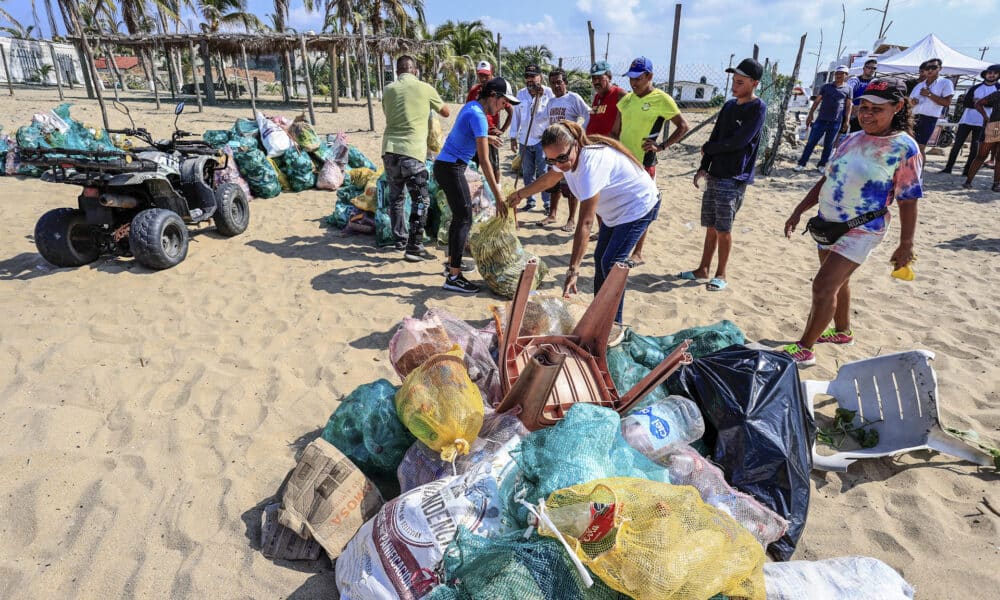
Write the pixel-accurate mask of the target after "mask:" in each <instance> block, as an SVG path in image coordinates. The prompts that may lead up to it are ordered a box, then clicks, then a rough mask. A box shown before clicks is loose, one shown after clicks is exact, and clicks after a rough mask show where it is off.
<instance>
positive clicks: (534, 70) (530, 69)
mask: <svg viewBox="0 0 1000 600" xmlns="http://www.w3.org/2000/svg"><path fill="white" fill-rule="evenodd" d="M541 74H542V70H541V69H539V68H538V65H534V64H532V65H528V66H527V67H524V76H525V77H534V76H535V75H541Z"/></svg>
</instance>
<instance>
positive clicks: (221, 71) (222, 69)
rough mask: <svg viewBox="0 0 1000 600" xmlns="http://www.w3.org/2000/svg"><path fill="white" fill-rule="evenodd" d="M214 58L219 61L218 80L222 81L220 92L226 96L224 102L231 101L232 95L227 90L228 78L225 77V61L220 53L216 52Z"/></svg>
mask: <svg viewBox="0 0 1000 600" xmlns="http://www.w3.org/2000/svg"><path fill="white" fill-rule="evenodd" d="M215 58H216V59H217V60H218V61H219V79H221V80H222V91H223V92H225V94H226V100H232V99H233V94H232V91H231V90H230V89H229V77H228V76H227V75H226V59H225V57H223V56H222V52H221V51H219V52H216V54H215Z"/></svg>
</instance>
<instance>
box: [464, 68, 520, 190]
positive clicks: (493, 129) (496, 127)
mask: <svg viewBox="0 0 1000 600" xmlns="http://www.w3.org/2000/svg"><path fill="white" fill-rule="evenodd" d="M476 79H477V80H478V81H479V83H477V84H476V85H474V86H472V87H471V88H469V95H468V96H466V98H465V101H466V102H472V101H474V100H479V92H480V91H481V90H482V89H483V85H485V84H486V82H487V81H489V80H490V79H493V65H491V64H490V63H489V61H485V60H481V61H479V63H477V64H476ZM501 112H502V113H504V114H505V115H507V117H506V118H505V119H504V121H503V125H501V124H500V113H497V114H495V115H486V123H487V124H488V125H489V128H490V135H496V136H500V137H503V134H505V133H507V128H508V127H510V116H511V114H512V113H511V108H510V106H507V107H505V108H503V109H502V110H501ZM475 159H476V157H475V156H474V157H473V160H475ZM490 163H491V164H492V165H493V172H494V173H496V175H497V177H498V178H499V177H500V150H498V149H497V148H494V147H493V146H490Z"/></svg>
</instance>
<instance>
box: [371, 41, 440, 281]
mask: <svg viewBox="0 0 1000 600" xmlns="http://www.w3.org/2000/svg"><path fill="white" fill-rule="evenodd" d="M416 73H417V62H416V61H415V60H414V59H413V57H412V56H407V55H403V56H400V57H399V58H398V59H397V60H396V74H397V79H396V81H394V82H393V83H390V84H389V85H387V86H385V90H384V92H383V95H382V112H383V113H385V133H384V134H383V135H382V164H383V165H384V166H385V177H386V180H387V181H388V183H389V222H390V223H391V225H392V235H393V237H394V238H395V242H396V243H395V248H396V250H403V252H404V254H403V258H404V259H406V260H408V261H410V262H419V261H422V260H428V259H432V258H434V255H433V254H431V253H430V252H429V251H428V250H427V249H426V248H424V226H425V225H426V224H427V206H428V204H429V202H430V193H429V192H428V190H427V180H428V178H429V174H428V172H427V164H426V162H425V161H426V160H427V128H428V123H427V121H428V119H429V117H430V115H431V112H436V113H438V114H440V115H441V116H442V117H446V118H447V117H448V115H449V114H450V111H449V110H448V107H447V106H446V105H445V103H444V101H443V100H441V96H439V95H438V93H437V91H436V90H435V89H434V88H433V87H431V86H430V85H428V84H426V83H424V82H422V81H420V80H419V79H417V76H416ZM405 190H409V191H410V225H409V229H407V225H406V216H405V203H406V195H405Z"/></svg>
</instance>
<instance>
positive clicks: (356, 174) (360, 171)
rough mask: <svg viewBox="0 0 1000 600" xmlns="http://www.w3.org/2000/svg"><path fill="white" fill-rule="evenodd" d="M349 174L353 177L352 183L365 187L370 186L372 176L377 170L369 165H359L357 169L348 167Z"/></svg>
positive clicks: (355, 185)
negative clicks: (373, 169)
mask: <svg viewBox="0 0 1000 600" xmlns="http://www.w3.org/2000/svg"><path fill="white" fill-rule="evenodd" d="M347 174H348V175H349V176H350V177H351V185H353V186H354V187H356V188H365V187H368V181H369V180H370V179H371V178H372V175H375V171H372V170H371V169H369V168H368V167H358V168H356V169H348V170H347ZM376 179H377V177H376Z"/></svg>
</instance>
